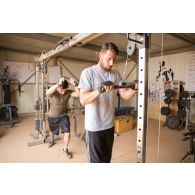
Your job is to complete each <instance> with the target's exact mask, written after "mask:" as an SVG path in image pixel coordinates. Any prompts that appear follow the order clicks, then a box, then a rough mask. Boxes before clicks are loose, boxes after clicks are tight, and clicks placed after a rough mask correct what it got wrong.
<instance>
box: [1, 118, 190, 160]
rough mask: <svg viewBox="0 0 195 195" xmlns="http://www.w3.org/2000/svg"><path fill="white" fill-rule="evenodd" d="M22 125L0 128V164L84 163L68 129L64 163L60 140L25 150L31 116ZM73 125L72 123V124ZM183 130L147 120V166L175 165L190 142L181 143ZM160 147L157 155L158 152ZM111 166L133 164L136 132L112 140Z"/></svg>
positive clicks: (78, 142) (81, 150) (81, 148)
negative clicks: (67, 150) (67, 146)
mask: <svg viewBox="0 0 195 195" xmlns="http://www.w3.org/2000/svg"><path fill="white" fill-rule="evenodd" d="M20 119H21V122H20V123H18V124H16V125H15V127H13V128H5V126H0V128H1V130H0V154H1V155H0V162H9V163H16V162H19V163H30V162H31V163H34V162H37V163H40V162H41V163H86V162H87V156H86V147H85V143H84V142H83V141H81V140H80V139H79V138H78V137H77V136H75V135H74V132H73V129H72V126H71V135H72V137H71V143H70V150H71V151H72V152H73V158H72V159H67V158H66V157H65V156H64V155H63V153H62V148H63V140H62V139H61V140H58V141H57V144H55V145H54V146H53V147H52V148H48V147H47V144H39V145H36V146H31V147H28V142H29V141H30V140H31V137H30V132H31V131H32V130H33V129H34V116H26V117H20ZM71 122H72V120H71ZM77 125H78V133H81V132H82V130H83V118H82V116H81V117H78V123H77ZM183 133H184V130H180V131H176V130H170V129H167V128H165V127H162V124H161V128H160V142H159V144H158V135H159V122H158V121H157V120H152V119H151V120H149V123H148V131H147V140H146V144H147V147H146V162H148V163H178V162H180V159H181V158H182V157H183V156H184V155H185V154H186V152H187V151H188V148H189V141H188V140H187V141H183V140H182V139H183ZM158 145H159V152H158ZM111 162H112V163H136V128H134V129H133V130H131V131H128V132H124V133H121V134H120V135H119V136H115V141H114V146H113V155H112V161H111Z"/></svg>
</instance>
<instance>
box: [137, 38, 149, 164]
mask: <svg viewBox="0 0 195 195" xmlns="http://www.w3.org/2000/svg"><path fill="white" fill-rule="evenodd" d="M148 48H149V35H148V34H144V42H143V46H141V48H140V49H139V67H138V78H139V91H138V116H137V162H138V163H140V162H141V163H144V162H145V157H146V132H147V118H148V117H147V107H148Z"/></svg>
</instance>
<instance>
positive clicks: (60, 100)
mask: <svg viewBox="0 0 195 195" xmlns="http://www.w3.org/2000/svg"><path fill="white" fill-rule="evenodd" d="M71 93H72V90H67V91H66V93H65V94H64V95H61V94H59V93H58V92H57V91H56V92H55V93H54V94H53V95H51V96H50V97H49V103H50V109H49V116H50V117H59V116H64V115H66V114H67V105H68V100H69V99H70V96H71Z"/></svg>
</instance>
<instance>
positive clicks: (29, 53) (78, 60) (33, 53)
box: [0, 47, 96, 63]
mask: <svg viewBox="0 0 195 195" xmlns="http://www.w3.org/2000/svg"><path fill="white" fill-rule="evenodd" d="M0 50H1V51H8V52H14V53H20V54H28V55H35V56H40V55H41V53H38V52H34V51H26V50H21V49H10V48H4V47H0ZM58 57H60V58H63V59H65V60H70V61H74V62H81V63H95V62H96V61H95V60H85V59H80V58H71V57H66V56H63V55H59V56H58Z"/></svg>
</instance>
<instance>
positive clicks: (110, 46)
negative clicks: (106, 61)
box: [100, 42, 119, 55]
mask: <svg viewBox="0 0 195 195" xmlns="http://www.w3.org/2000/svg"><path fill="white" fill-rule="evenodd" d="M107 50H110V51H112V52H114V53H115V54H116V55H117V54H118V53H119V51H118V47H117V46H116V45H115V44H114V43H112V42H109V43H104V44H103V45H102V47H101V50H100V52H105V51H107Z"/></svg>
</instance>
